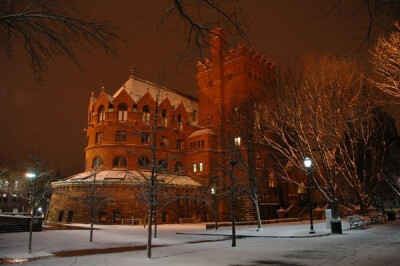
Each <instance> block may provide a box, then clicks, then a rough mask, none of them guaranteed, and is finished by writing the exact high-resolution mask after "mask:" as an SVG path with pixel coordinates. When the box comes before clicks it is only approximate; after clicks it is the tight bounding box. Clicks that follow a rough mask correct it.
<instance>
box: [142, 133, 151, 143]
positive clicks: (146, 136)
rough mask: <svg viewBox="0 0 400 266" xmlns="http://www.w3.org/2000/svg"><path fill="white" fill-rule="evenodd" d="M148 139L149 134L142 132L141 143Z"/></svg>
mask: <svg viewBox="0 0 400 266" xmlns="http://www.w3.org/2000/svg"><path fill="white" fill-rule="evenodd" d="M149 139H150V136H149V133H142V143H144V144H145V143H147V144H148V143H149Z"/></svg>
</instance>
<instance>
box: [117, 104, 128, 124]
mask: <svg viewBox="0 0 400 266" xmlns="http://www.w3.org/2000/svg"><path fill="white" fill-rule="evenodd" d="M127 119H128V106H126V104H124V103H121V104H120V105H118V121H126V120H127Z"/></svg>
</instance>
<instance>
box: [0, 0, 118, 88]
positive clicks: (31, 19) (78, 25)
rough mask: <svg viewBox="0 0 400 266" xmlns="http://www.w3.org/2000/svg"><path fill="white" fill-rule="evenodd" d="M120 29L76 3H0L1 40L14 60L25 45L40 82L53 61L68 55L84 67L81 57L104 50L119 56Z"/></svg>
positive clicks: (12, 0)
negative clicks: (82, 10) (117, 43)
mask: <svg viewBox="0 0 400 266" xmlns="http://www.w3.org/2000/svg"><path fill="white" fill-rule="evenodd" d="M116 32H117V28H116V27H114V26H112V25H111V24H110V23H109V22H107V21H104V20H96V19H92V18H90V17H88V16H87V15H83V14H81V13H80V12H79V8H78V6H77V5H75V3H74V1H73V0H72V1H53V0H5V1H1V3H0V40H1V42H2V45H3V48H4V49H5V51H6V52H7V55H8V56H9V57H10V58H13V57H14V51H15V48H16V47H18V46H19V45H21V46H22V47H23V49H24V50H25V54H26V57H27V60H28V62H29V64H30V65H31V68H32V71H33V74H34V76H35V78H36V79H38V80H42V78H43V72H44V71H45V70H46V69H47V67H48V64H49V62H52V61H55V58H56V57H57V56H59V55H66V56H67V57H69V58H70V59H71V60H72V61H73V62H74V63H75V64H77V65H78V66H79V67H81V68H82V66H81V64H80V62H79V59H78V54H79V52H80V51H89V49H91V48H93V47H94V48H102V49H103V50H104V51H105V52H106V53H107V54H111V55H113V56H116V55H117V52H116V48H115V41H117V40H120V38H119V37H118V36H117V34H116Z"/></svg>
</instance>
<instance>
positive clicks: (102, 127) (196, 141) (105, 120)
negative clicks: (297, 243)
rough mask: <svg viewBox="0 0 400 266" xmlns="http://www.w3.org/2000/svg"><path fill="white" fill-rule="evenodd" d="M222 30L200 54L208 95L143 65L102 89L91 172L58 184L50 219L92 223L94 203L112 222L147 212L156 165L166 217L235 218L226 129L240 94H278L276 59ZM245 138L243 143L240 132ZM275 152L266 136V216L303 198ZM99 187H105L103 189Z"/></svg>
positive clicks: (92, 120) (260, 171)
mask: <svg viewBox="0 0 400 266" xmlns="http://www.w3.org/2000/svg"><path fill="white" fill-rule="evenodd" d="M215 33H216V34H212V35H211V60H208V59H205V60H204V62H198V63H197V75H196V78H197V81H198V98H196V97H193V96H190V95H187V94H184V93H182V92H179V91H176V90H172V89H170V88H166V87H162V86H160V85H157V84H155V83H152V82H149V81H146V80H142V79H140V78H138V77H136V76H135V74H134V73H132V75H131V76H130V77H129V79H128V81H127V82H126V83H125V84H124V85H123V86H122V87H121V88H120V89H118V90H117V91H116V92H115V93H114V94H113V95H110V94H107V93H106V92H105V90H104V88H103V89H102V90H101V92H100V94H99V95H98V96H97V97H95V96H94V94H93V93H92V96H91V97H90V101H89V108H88V128H87V130H86V133H87V146H86V149H85V152H86V158H85V166H86V167H85V172H83V173H80V174H77V175H74V176H71V177H69V178H68V179H66V180H64V181H60V182H55V183H53V195H52V198H51V201H50V206H49V214H48V218H47V219H48V220H49V221H52V222H90V208H91V207H95V209H96V211H95V212H96V214H95V217H96V221H97V222H102V223H121V222H122V220H124V219H135V218H143V217H145V216H146V215H147V206H148V205H147V202H146V197H145V196H143V195H144V194H145V193H143V191H144V190H146V189H145V186H146V184H147V183H146V182H148V180H149V179H148V177H149V174H151V171H150V169H151V168H152V167H154V168H153V169H156V173H157V174H158V175H159V176H158V177H159V179H160V180H161V181H162V183H163V185H162V186H161V187H162V189H160V190H163V191H162V192H160V196H159V199H158V203H159V205H158V208H160V209H159V210H158V213H157V219H158V221H159V222H161V223H177V222H179V221H180V219H182V218H194V219H196V220H197V221H211V220H213V219H214V214H213V212H214V213H215V212H217V214H218V219H219V220H229V219H230V218H229V217H230V202H229V200H228V199H226V198H224V195H225V194H226V191H227V190H226V188H225V189H224V188H220V187H222V185H223V183H224V181H223V180H225V179H226V174H224V172H223V171H222V170H221V169H220V165H222V164H223V159H222V158H224V154H226V152H225V151H224V147H223V145H222V144H221V143H222V142H221V137H222V135H224V130H226V128H227V122H226V121H227V119H228V117H229V115H230V113H232V110H233V109H234V108H235V103H237V102H238V101H240V100H243V99H245V98H246V97H248V96H249V95H257V93H258V92H261V91H262V92H263V93H266V94H267V95H269V98H268V99H270V100H271V101H272V100H273V93H272V85H273V83H274V80H275V66H274V64H273V63H272V62H271V61H270V60H269V59H268V58H267V57H266V56H265V55H260V54H259V53H258V52H255V51H254V50H253V49H252V48H249V47H247V46H246V45H242V46H239V47H237V48H235V49H231V50H229V51H227V49H226V47H225V44H224V42H223V41H222V40H221V39H220V38H219V37H217V36H224V32H223V31H221V30H218V29H217V30H216V32H215ZM235 143H236V145H237V146H239V147H240V136H238V137H237V138H235ZM267 158H268V151H267V150H266V149H265V147H263V146H262V145H258V146H257V150H256V152H255V171H256V175H257V178H258V181H259V190H258V200H259V207H260V212H261V218H262V219H270V218H276V216H277V214H276V210H277V209H278V208H279V207H281V206H282V204H285V205H286V206H288V205H289V204H291V203H295V201H296V200H297V199H298V195H297V187H296V188H290V187H289V185H288V184H287V185H286V186H281V185H279V184H278V182H277V180H276V179H275V177H274V175H273V172H272V171H271V169H270V168H271V166H270V165H268V163H267ZM153 162H154V164H153ZM218 169H219V170H218ZM235 175H239V174H238V173H235ZM215 180H218V181H215ZM95 192H96V193H97V194H98V195H100V196H97V198H94V196H93V195H95V194H96V193H95ZM164 192H166V193H164ZM167 194H168V195H169V196H165V195H167ZM91 195H92V196H91ZM285 195H286V196H285ZM289 195H291V196H289ZM215 201H216V204H214V206H217V207H216V208H214V209H213V208H212V207H210V206H213V204H212V202H214V203H215ZM237 202H238V213H237V214H238V217H237V218H238V220H254V219H255V212H254V206H253V205H252V202H251V201H250V200H249V199H248V198H247V197H246V195H240V196H239V198H238V200H237ZM90 204H91V206H89V205H90Z"/></svg>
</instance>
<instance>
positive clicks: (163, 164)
mask: <svg viewBox="0 0 400 266" xmlns="http://www.w3.org/2000/svg"><path fill="white" fill-rule="evenodd" d="M158 167H159V169H160V171H161V172H166V171H167V169H168V163H167V161H166V160H159V161H158Z"/></svg>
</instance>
